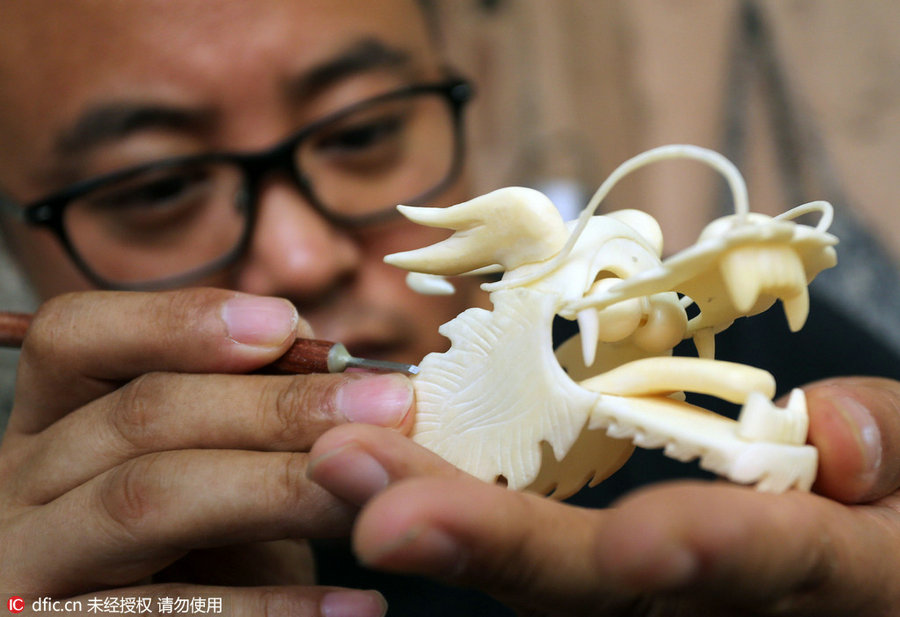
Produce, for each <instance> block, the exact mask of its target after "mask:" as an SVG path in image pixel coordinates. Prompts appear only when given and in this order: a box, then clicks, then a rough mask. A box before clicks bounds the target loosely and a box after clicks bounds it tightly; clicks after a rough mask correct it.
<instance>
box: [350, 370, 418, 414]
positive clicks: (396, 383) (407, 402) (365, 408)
mask: <svg viewBox="0 0 900 617" xmlns="http://www.w3.org/2000/svg"><path fill="white" fill-rule="evenodd" d="M412 402H413V388H412V382H410V381H409V379H407V378H406V377H403V376H402V375H393V374H392V375H376V376H371V377H362V378H357V379H353V380H351V381H348V382H347V383H345V384H344V385H343V386H342V387H341V389H340V390H339V391H338V393H337V396H336V399H335V406H336V407H337V410H338V411H339V412H340V413H342V414H343V415H344V417H345V418H347V419H348V420H350V421H351V422H363V423H365V424H376V425H378V426H387V427H394V426H399V425H400V423H402V422H403V418H405V417H406V414H407V413H409V409H410V407H412Z"/></svg>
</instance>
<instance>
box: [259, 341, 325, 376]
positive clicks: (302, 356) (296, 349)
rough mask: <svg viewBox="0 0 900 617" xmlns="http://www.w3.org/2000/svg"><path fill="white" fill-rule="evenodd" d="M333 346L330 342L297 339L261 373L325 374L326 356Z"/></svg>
mask: <svg viewBox="0 0 900 617" xmlns="http://www.w3.org/2000/svg"><path fill="white" fill-rule="evenodd" d="M334 345H335V344H334V343H332V342H330V341H319V340H316V339H308V338H300V339H297V340H296V341H294V344H293V345H291V348H290V349H288V350H287V352H285V354H284V355H283V356H281V357H280V358H278V359H277V360H275V362H273V363H272V364H270V365H269V366H267V367H265V368H264V369H263V371H265V372H266V373H281V374H285V375H290V374H301V375H307V374H309V373H327V372H329V371H328V354H329V353H330V352H331V348H332V347H334Z"/></svg>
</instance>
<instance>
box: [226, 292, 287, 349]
mask: <svg viewBox="0 0 900 617" xmlns="http://www.w3.org/2000/svg"><path fill="white" fill-rule="evenodd" d="M297 319H298V317H297V311H296V309H295V308H294V306H293V305H292V304H291V303H290V302H288V301H287V300H282V299H281V298H265V297H260V296H235V297H234V298H231V299H230V300H228V301H227V302H225V304H223V305H222V320H223V321H224V322H225V326H226V328H227V329H228V337H229V338H230V339H232V340H233V341H235V342H238V343H241V344H243V345H254V346H258V347H277V346H279V345H281V344H282V343H284V342H285V341H286V340H287V339H288V337H290V336H293V334H294V330H295V328H296V327H297Z"/></svg>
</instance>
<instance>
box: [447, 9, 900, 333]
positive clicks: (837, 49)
mask: <svg viewBox="0 0 900 617" xmlns="http://www.w3.org/2000/svg"><path fill="white" fill-rule="evenodd" d="M435 2H436V4H437V6H438V8H439V10H440V13H441V18H442V24H443V27H444V29H445V31H446V37H447V47H448V51H449V52H450V55H451V57H452V59H453V61H454V63H455V64H456V66H458V67H459V68H460V69H461V70H462V71H464V72H465V73H467V74H469V75H471V76H473V77H474V78H475V80H476V81H477V83H478V84H479V85H480V88H481V96H480V99H479V100H478V101H477V103H476V105H475V107H474V109H473V112H474V113H473V115H472V117H471V118H470V119H471V121H472V122H471V127H470V129H471V140H472V142H473V146H474V147H473V163H474V164H473V167H472V169H473V174H474V180H475V187H476V190H477V191H478V192H484V191H486V190H490V189H493V188H496V187H498V186H503V185H509V184H524V185H529V186H536V187H538V188H540V187H542V186H545V185H547V183H548V182H552V184H551V186H555V187H557V188H558V186H559V183H560V182H563V183H565V186H566V187H568V189H567V190H568V191H569V192H570V193H571V192H572V191H571V189H572V187H575V186H577V187H579V188H580V190H581V191H583V192H585V193H587V195H588V196H589V195H590V193H591V192H593V190H594V189H595V188H596V187H597V186H598V185H599V184H600V182H602V181H603V179H605V177H606V176H607V175H608V174H609V173H610V172H611V171H612V169H613V168H614V167H615V166H616V165H618V164H619V163H621V162H622V161H624V160H625V159H627V158H629V157H631V156H633V155H635V154H637V153H639V152H641V151H643V150H646V149H648V148H651V147H654V146H658V145H662V144H667V143H692V144H697V145H701V146H707V147H710V148H713V149H716V150H718V151H720V152H722V153H724V154H726V155H727V156H729V157H730V158H731V159H732V160H733V161H734V162H735V163H737V164H738V166H739V168H740V169H741V171H742V172H743V173H744V175H745V177H746V179H747V181H748V185H749V189H750V207H751V209H753V210H756V211H761V212H766V213H769V214H775V213H778V212H782V211H784V210H787V209H789V208H791V207H793V206H796V205H799V204H800V203H804V202H806V201H812V200H815V199H826V200H828V201H831V202H832V203H833V204H834V206H835V209H836V221H835V225H834V226H833V227H832V231H833V232H834V233H835V234H836V235H838V236H839V237H840V239H841V244H840V245H839V247H838V255H839V267H838V268H837V269H835V270H833V271H829V272H827V273H825V274H823V275H822V276H821V277H820V279H817V281H816V282H814V284H813V285H814V286H813V289H814V290H815V291H817V292H818V293H819V294H822V295H825V296H828V297H830V298H831V299H832V300H833V301H834V302H835V303H836V304H838V305H839V306H840V307H842V308H843V310H844V311H845V312H846V313H848V314H851V315H852V316H854V317H855V318H857V319H859V320H861V321H863V322H865V323H866V324H867V325H868V327H869V328H870V329H871V331H872V332H874V333H876V334H877V335H879V336H883V337H885V338H887V339H890V340H891V341H892V342H893V343H894V345H895V347H896V348H897V349H898V350H900V277H898V272H900V270H898V266H900V212H898V207H897V205H898V201H900V168H898V160H900V37H898V36H897V35H896V32H897V30H898V28H900V2H893V1H891V0H855V1H853V2H850V1H847V0H435ZM586 199H587V197H586V196H585V197H584V200H585V201H586ZM582 203H583V202H582ZM623 207H637V208H641V209H643V210H646V211H649V212H651V213H652V214H653V215H654V216H656V218H657V219H658V220H659V221H660V223H661V225H662V228H663V232H664V235H665V238H666V243H667V246H666V250H667V252H672V251H675V250H678V249H680V248H684V247H685V246H688V245H690V244H691V243H693V242H694V241H695V240H696V238H697V234H698V233H699V231H700V230H701V229H702V227H703V226H704V225H705V224H706V223H707V222H709V221H710V220H711V219H712V218H714V217H715V216H718V215H720V214H722V213H725V212H727V211H729V208H730V201H729V200H728V195H727V193H726V192H725V191H724V187H723V184H722V182H721V181H720V180H719V179H718V178H717V176H716V175H715V174H714V172H712V171H711V170H709V169H707V168H705V167H703V166H701V165H699V164H697V163H693V162H688V161H677V162H666V163H658V164H656V165H654V166H650V167H648V168H645V169H643V170H641V171H639V172H637V173H636V174H635V175H634V176H632V177H630V178H629V179H627V180H626V181H625V182H623V183H622V184H621V185H620V186H619V187H617V188H616V190H614V191H613V193H612V194H611V195H610V198H609V201H608V202H607V204H606V206H605V208H604V209H607V210H609V209H617V208H623Z"/></svg>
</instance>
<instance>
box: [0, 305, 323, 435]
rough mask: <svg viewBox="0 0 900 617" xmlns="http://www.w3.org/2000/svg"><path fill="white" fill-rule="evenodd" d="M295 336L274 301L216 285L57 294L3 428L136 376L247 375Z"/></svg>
mask: <svg viewBox="0 0 900 617" xmlns="http://www.w3.org/2000/svg"><path fill="white" fill-rule="evenodd" d="M298 333H299V334H301V335H308V334H309V333H310V330H309V327H308V326H307V325H306V324H305V322H302V321H301V319H300V317H299V315H298V314H297V311H296V309H295V308H294V307H293V305H292V304H291V303H290V302H288V301H287V300H283V299H280V298H268V297H260V296H251V295H247V294H240V293H236V292H232V291H224V290H217V289H191V290H179V291H172V292H164V293H134V292H87V293H79V294H70V295H66V296H61V297H58V298H55V299H53V300H51V301H49V302H48V303H46V304H45V305H44V306H43V307H41V309H40V310H39V311H38V313H37V315H36V316H35V319H34V321H33V322H32V324H31V327H30V328H29V331H28V335H27V336H26V338H25V343H24V344H23V346H22V355H21V358H20V360H19V367H18V377H17V382H16V395H15V404H14V410H13V415H12V417H11V418H10V423H9V429H10V430H12V431H16V432H23V433H33V432H37V431H40V430H41V429H43V428H45V427H46V426H48V425H49V424H51V423H53V422H54V421H55V420H56V419H58V418H59V417H61V416H63V415H65V414H66V413H68V412H70V411H72V410H73V409H76V408H78V407H79V406H81V405H83V404H85V403H87V402H89V401H91V400H94V399H96V398H98V397H100V396H103V395H104V394H107V393H109V392H110V391H112V390H114V389H116V388H117V387H118V386H119V385H121V383H123V382H125V381H128V380H130V379H133V378H134V377H137V376H138V375H142V374H144V373H149V372H154V371H175V372H203V373H216V372H219V373H235V372H246V371H251V370H254V369H256V368H259V367H262V366H264V365H265V364H268V363H270V362H272V361H273V360H275V359H276V358H278V356H280V355H281V354H283V353H284V352H285V351H286V350H287V348H288V347H289V346H290V344H291V342H292V341H293V340H294V339H295V338H296V336H297V334H298Z"/></svg>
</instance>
